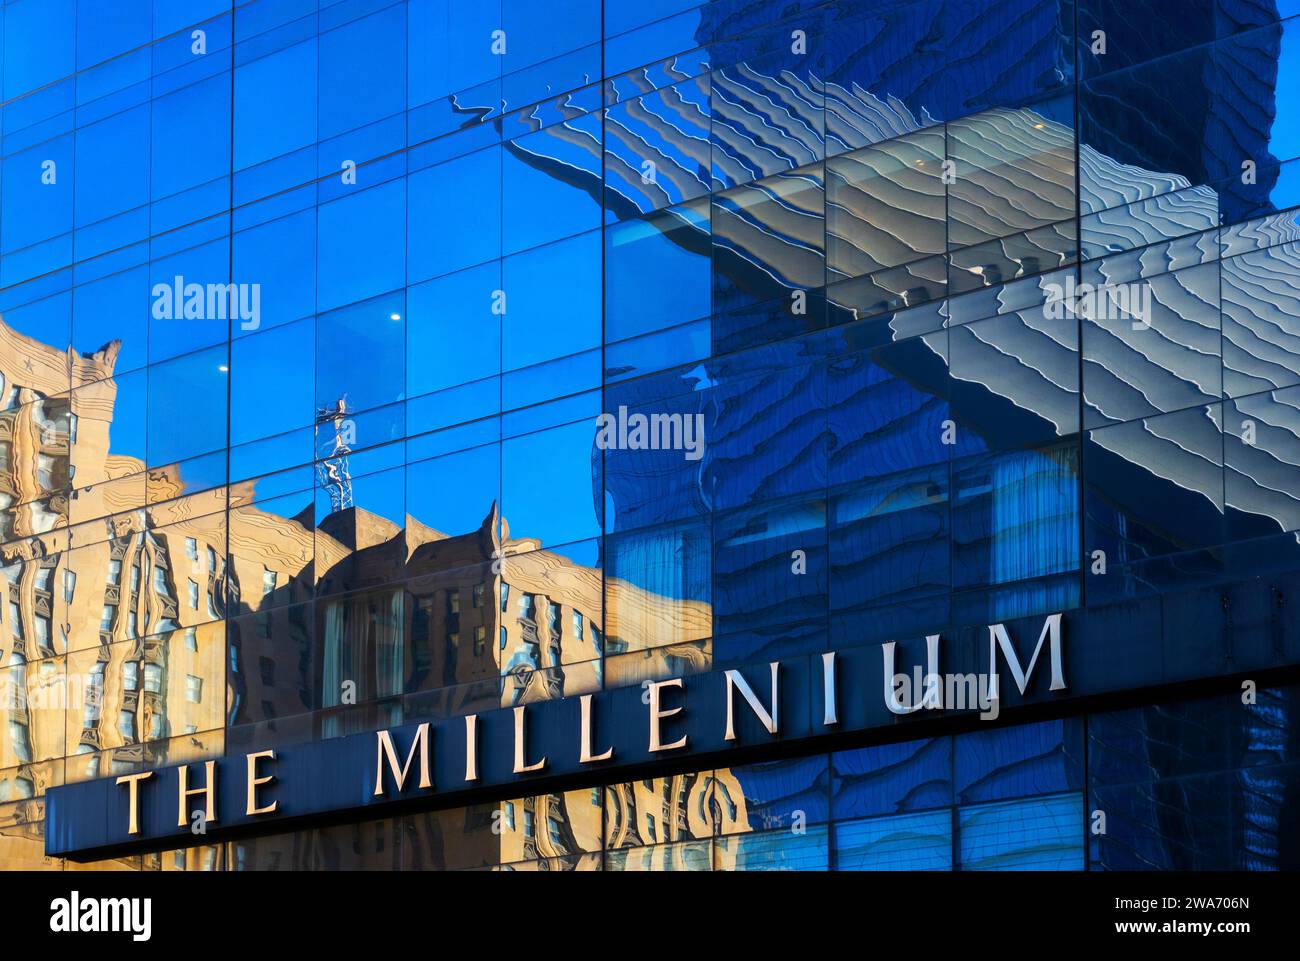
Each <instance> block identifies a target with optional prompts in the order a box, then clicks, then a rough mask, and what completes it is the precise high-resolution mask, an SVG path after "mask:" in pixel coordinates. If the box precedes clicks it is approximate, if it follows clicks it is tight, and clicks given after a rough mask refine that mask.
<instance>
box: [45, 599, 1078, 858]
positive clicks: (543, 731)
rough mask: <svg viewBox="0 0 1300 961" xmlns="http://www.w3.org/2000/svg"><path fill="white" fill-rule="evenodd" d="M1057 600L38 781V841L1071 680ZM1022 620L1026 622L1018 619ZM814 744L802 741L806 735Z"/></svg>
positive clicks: (307, 802) (156, 836)
mask: <svg viewBox="0 0 1300 961" xmlns="http://www.w3.org/2000/svg"><path fill="white" fill-rule="evenodd" d="M1065 634H1066V626H1065V621H1064V617H1063V615H1061V614H1053V615H1051V616H1049V617H1047V618H1045V619H1043V618H1038V619H1034V620H1031V621H1026V622H1012V623H1008V624H994V625H991V626H989V627H987V628H986V629H984V630H983V631H982V632H979V633H978V634H976V633H973V632H971V631H964V632H959V633H958V635H957V636H956V637H953V638H945V637H943V636H941V635H938V634H935V635H931V636H929V637H926V638H918V639H915V640H913V641H910V642H894V641H890V642H888V643H885V644H877V645H872V646H869V647H860V648H853V649H849V650H841V651H834V652H826V653H822V654H815V655H803V656H795V657H790V658H781V659H777V660H772V661H768V662H763V663H760V664H752V665H745V666H741V667H736V668H729V669H719V670H714V671H711V672H707V673H704V674H698V675H693V676H688V677H676V678H667V679H662V680H656V681H647V682H646V683H645V684H644V685H642V686H640V687H637V686H632V687H627V688H619V689H615V690H609V691H601V692H597V693H591V694H582V695H578V696H572V697H567V698H564V699H560V700H553V701H540V702H535V703H531V704H519V705H516V706H513V707H509V708H505V709H502V710H495V711H490V712H482V713H479V714H470V715H468V716H464V717H451V718H442V719H436V720H427V721H423V722H418V723H409V724H405V725H402V726H400V727H394V728H391V729H388V730H381V731H377V732H368V733H365V734H357V735H353V736H349V737H341V738H334V739H328V740H322V741H316V742H311V743H306V744H298V745H293V746H290V747H283V748H271V747H263V748H257V749H253V750H249V751H246V752H242V753H239V754H228V755H227V756H225V757H223V758H217V759H211V760H204V761H196V762H193V763H189V764H182V765H178V766H174V767H168V768H161V769H155V770H139V771H133V772H131V773H125V774H122V775H120V776H117V777H109V778H101V779H98V780H94V781H87V782H82V783H75V784H68V785H65V786H62V787H56V788H52V789H51V790H50V791H49V792H48V793H47V795H46V804H47V809H46V853H47V854H50V855H58V856H64V857H69V858H73V859H80V860H89V859H94V858H101V857H105V856H108V855H111V854H119V853H124V852H127V851H132V850H142V849H158V848H168V847H183V846H188V845H192V844H195V843H212V842H215V841H219V840H221V839H223V838H226V837H231V836H237V835H239V834H248V833H258V832H273V831H284V830H289V829H291V828H292V827H293V826H294V824H295V822H297V823H299V824H300V825H301V824H305V823H307V822H309V821H310V820H312V819H317V820H320V819H323V818H328V817H331V816H333V817H335V818H337V817H339V816H340V815H342V814H343V813H344V812H346V816H347V817H349V818H353V819H363V818H373V817H382V816H385V815H386V814H389V813H395V812H396V811H397V810H399V809H409V808H410V807H412V806H413V805H419V804H422V805H424V806H447V805H452V804H460V803H466V802H467V801H469V800H472V799H475V798H488V797H497V798H501V797H515V796H519V795H524V794H535V793H542V792H546V791H548V790H552V789H554V788H556V787H557V786H559V785H560V784H561V782H563V781H565V779H567V782H568V786H573V781H574V779H575V778H577V777H581V778H585V781H586V782H587V783H590V782H591V781H592V780H596V779H600V780H614V779H618V778H619V777H620V776H621V774H622V773H623V772H627V775H628V777H629V778H630V777H631V776H632V775H633V774H635V775H637V776H641V775H642V774H643V772H644V770H645V769H646V766H647V765H653V764H659V763H662V762H679V761H680V760H681V759H682V758H687V759H688V763H691V762H698V763H699V764H701V765H706V764H708V763H710V762H711V760H716V759H723V758H725V756H726V755H727V754H728V752H732V751H734V749H735V748H737V747H741V746H745V747H751V748H752V747H759V746H762V745H770V744H774V743H777V742H790V741H798V740H802V739H809V738H816V737H818V736H820V735H825V734H831V733H841V732H845V731H853V730H866V729H869V728H873V727H880V726H882V725H888V724H891V723H902V722H905V721H906V720H907V719H908V718H912V717H917V716H926V715H934V714H935V713H944V714H946V713H954V712H966V713H970V712H974V713H978V714H979V715H980V716H983V717H996V716H997V715H998V714H999V713H1000V712H1001V710H1002V707H1003V705H1004V704H1006V705H1014V704H1016V703H1020V702H1024V701H1029V700H1040V699H1043V698H1048V697H1052V696H1057V695H1059V694H1061V693H1063V692H1065V691H1067V672H1066V665H1067V660H1066V646H1065V642H1066V638H1065ZM1031 635H1032V636H1031ZM810 749H811V748H810Z"/></svg>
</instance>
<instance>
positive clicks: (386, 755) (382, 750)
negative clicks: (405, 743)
mask: <svg viewBox="0 0 1300 961" xmlns="http://www.w3.org/2000/svg"><path fill="white" fill-rule="evenodd" d="M376 738H377V741H376V745H375V796H378V795H380V794H383V793H384V762H385V761H387V762H388V770H389V772H390V773H391V774H392V775H393V780H395V781H396V782H397V790H399V791H400V790H402V789H403V788H405V787H406V777H407V775H408V774H409V773H410V771H411V762H412V761H414V760H415V752H416V751H417V750H418V751H419V752H420V787H433V782H432V781H430V780H429V725H428V722H425V723H424V724H421V725H420V726H419V727H418V728H417V729H416V731H415V740H414V741H413V742H412V743H411V750H410V751H408V752H407V754H406V763H405V764H403V765H402V769H401V770H400V771H399V770H398V769H397V751H396V749H395V748H394V747H393V738H392V735H390V734H389V733H388V732H387V731H378V732H377V733H376Z"/></svg>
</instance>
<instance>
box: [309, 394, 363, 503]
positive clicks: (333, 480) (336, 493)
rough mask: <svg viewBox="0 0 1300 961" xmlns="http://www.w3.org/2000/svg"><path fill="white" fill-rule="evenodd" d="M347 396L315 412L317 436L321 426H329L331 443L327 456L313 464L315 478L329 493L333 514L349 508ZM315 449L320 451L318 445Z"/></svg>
mask: <svg viewBox="0 0 1300 961" xmlns="http://www.w3.org/2000/svg"><path fill="white" fill-rule="evenodd" d="M348 413H349V411H348V395H347V394H344V395H343V396H342V397H340V398H339V399H338V400H337V401H336V402H335V403H334V405H333V406H331V407H318V408H317V409H316V435H317V436H318V437H319V436H320V428H321V425H322V424H326V423H331V422H332V423H333V425H334V444H333V447H332V449H331V450H330V452H329V454H328V455H326V456H325V457H323V458H321V459H320V460H319V461H317V462H316V476H317V477H318V478H319V479H320V483H321V486H322V487H324V488H326V489H327V490H328V491H329V492H330V507H331V509H332V510H333V511H334V512H335V513H337V512H338V511H341V510H346V509H347V508H349V507H351V506H352V471H351V469H350V468H349V467H348V455H349V454H351V453H352V447H351V441H352V440H354V439H355V438H354V437H353V426H352V422H351V421H350V420H348ZM317 450H318V451H319V450H320V447H319V445H318V446H317Z"/></svg>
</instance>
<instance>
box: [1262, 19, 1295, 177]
mask: <svg viewBox="0 0 1300 961" xmlns="http://www.w3.org/2000/svg"><path fill="white" fill-rule="evenodd" d="M1275 89H1276V91H1277V116H1276V117H1275V118H1274V120H1273V131H1272V137H1271V138H1270V141H1269V151H1270V152H1271V153H1272V154H1273V156H1274V157H1276V158H1278V159H1279V160H1290V159H1291V158H1293V157H1300V110H1297V109H1296V102H1295V98H1296V97H1298V96H1300V17H1297V18H1295V19H1292V20H1288V21H1287V22H1286V23H1284V24H1282V50H1281V54H1280V55H1279V56H1278V62H1277V86H1276V87H1275Z"/></svg>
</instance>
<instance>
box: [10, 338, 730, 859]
mask: <svg viewBox="0 0 1300 961" xmlns="http://www.w3.org/2000/svg"><path fill="white" fill-rule="evenodd" d="M118 350H119V344H118V343H117V342H113V343H110V344H108V345H106V346H105V347H103V348H102V349H101V350H99V351H96V352H95V353H93V354H85V355H83V354H80V353H78V352H76V351H74V350H72V349H67V350H62V349H58V348H55V347H52V346H50V345H46V344H42V343H40V342H38V341H36V340H34V339H32V338H30V337H27V336H25V335H23V334H20V333H18V332H17V331H15V330H13V329H12V328H10V327H8V326H7V325H5V324H4V322H3V321H2V320H0V539H2V541H3V543H0V573H2V574H3V580H2V581H0V584H3V607H0V714H2V715H3V720H4V722H5V723H3V724H0V868H36V867H44V868H58V867H68V868H74V867H75V868H84V867H89V868H94V867H104V868H127V869H138V868H144V869H159V870H174V869H188V870H208V869H211V870H215V869H225V868H242V867H253V868H258V867H260V868H275V867H299V868H311V867H328V866H331V865H332V866H342V867H366V866H370V867H397V866H404V867H430V868H439V867H447V868H456V867H465V868H470V867H487V866H492V865H496V864H507V863H508V864H515V865H523V864H525V863H529V862H531V863H534V864H536V865H539V866H543V867H549V868H561V867H563V868H581V867H584V866H585V867H592V866H597V867H598V866H599V864H600V859H599V855H600V852H601V850H602V847H629V846H651V845H659V844H663V843H667V842H670V841H673V840H677V839H679V838H698V837H708V836H710V835H711V833H712V832H713V829H714V827H713V820H714V814H713V813H712V811H711V810H710V809H707V808H706V807H701V806H700V803H698V802H699V801H700V800H701V798H703V796H704V794H705V793H708V792H709V791H710V790H711V789H710V787H709V784H710V782H711V779H713V778H714V775H713V774H712V773H709V774H707V775H688V776H684V777H679V778H673V779H669V780H668V781H665V782H663V783H664V784H665V785H669V786H668V787H665V788H664V789H663V790H662V791H661V790H659V789H656V790H654V791H647V790H643V789H641V788H639V787H637V786H626V785H625V786H622V787H620V788H609V789H596V790H589V791H577V792H570V793H567V794H563V795H545V796H539V797H534V798H526V799H520V800H516V801H511V802H506V803H503V804H501V805H497V806H490V807H489V808H487V809H475V808H468V809H455V810H451V811H440V812H431V813H430V814H428V815H418V816H413V817H408V818H403V819H401V821H400V822H393V821H382V822H375V823H374V825H354V826H351V827H348V828H334V829H327V830H324V831H314V832H304V833H299V834H293V835H286V836H283V837H275V838H267V839H260V840H258V841H253V842H241V843H239V844H226V845H201V844H200V845H197V846H195V847H192V848H189V849H187V850H185V851H178V852H162V853H154V854H148V855H144V856H142V857H134V858H125V859H122V860H120V861H114V862H105V863H103V864H99V865H84V866H83V865H74V864H73V863H71V862H68V863H67V864H66V865H65V864H64V863H63V862H61V861H58V860H56V859H47V858H45V857H44V854H43V844H44V841H43V835H42V824H43V819H44V806H43V795H44V793H45V791H46V790H47V789H48V788H49V787H51V786H54V785H58V784H63V783H66V782H71V781H77V780H83V779H89V778H97V777H106V776H110V775H115V774H120V773H125V772H129V771H132V770H137V769H140V768H147V767H157V766H162V765H166V764H174V763H177V762H180V761H184V760H193V759H199V758H203V757H211V756H219V755H221V754H222V753H224V751H225V748H226V742H227V739H228V737H229V736H230V735H231V732H232V731H235V730H238V731H240V732H241V736H242V737H248V738H255V739H257V740H258V742H259V743H275V742H277V741H279V742H283V743H288V742H292V741H295V740H301V739H304V738H319V737H331V736H338V735H343V734H348V733H353V732H355V731H362V730H368V729H371V728H373V727H376V726H379V725H384V724H390V723H395V722H400V721H402V720H403V719H404V718H405V717H408V716H410V717H415V716H427V715H429V714H434V715H452V714H457V713H464V712H468V711H472V710H484V709H490V708H492V707H496V706H509V705H513V704H520V703H527V702H530V701H535V700H539V699H545V698H554V697H561V696H566V695H572V694H576V693H581V692H585V691H591V690H596V689H599V688H600V687H602V686H615V685H623V684H635V683H639V682H640V681H641V680H643V679H646V678H653V677H663V676H671V675H677V674H682V673H689V672H694V671H700V670H705V669H707V668H708V666H709V656H710V654H709V650H710V648H709V637H710V635H711V632H712V618H711V612H710V610H709V607H708V605H707V604H704V603H701V602H696V601H680V600H674V599H672V598H666V597H662V596H658V595H655V594H652V593H649V592H646V591H644V590H642V589H641V588H639V587H638V586H637V585H635V584H633V583H630V582H628V581H625V580H620V579H617V578H613V577H610V578H608V579H604V578H603V577H602V572H601V571H600V570H598V569H594V568H590V567H585V566H582V565H580V564H576V563H574V562H573V561H572V560H570V559H569V558H567V557H565V556H563V555H562V554H560V553H557V552H553V551H551V550H548V549H546V548H545V547H544V546H543V545H542V544H540V543H539V542H537V541H536V540H533V539H529V538H527V537H525V536H515V535H513V534H512V533H511V531H510V528H509V523H508V520H507V519H506V518H504V517H501V516H500V514H499V512H498V510H497V507H496V505H495V504H485V505H484V507H485V515H484V519H483V522H482V524H481V525H480V527H479V528H478V530H476V531H473V532H471V533H467V534H459V535H455V536H448V535H446V534H443V533H441V532H439V531H438V530H437V529H435V528H434V527H431V526H428V525H427V524H425V523H424V522H423V520H422V519H419V518H414V517H411V516H409V515H405V516H403V517H402V518H400V520H401V521H402V524H401V526H399V525H398V524H397V523H394V521H393V520H392V519H390V518H385V517H382V516H379V515H378V514H376V513H373V512H371V511H368V510H366V509H365V508H364V507H362V506H357V505H354V504H351V503H347V502H346V501H343V500H342V499H336V498H335V496H334V495H336V494H337V492H336V491H329V493H330V495H331V509H329V511H328V513H326V514H325V516H323V517H322V519H321V520H320V522H319V523H317V522H316V516H317V512H316V510H315V509H314V507H315V503H314V500H313V494H312V492H311V491H304V492H303V493H302V495H301V496H299V497H298V498H297V499H296V500H295V499H294V498H293V497H287V498H285V497H281V498H277V499H270V498H269V497H267V496H260V493H259V486H260V485H259V484H258V482H256V481H249V482H243V483H240V484H235V485H231V486H229V487H218V488H215V489H210V490H201V491H192V490H191V489H190V487H188V486H187V484H186V481H185V479H184V478H185V476H186V470H185V468H183V467H181V466H178V465H170V466H165V467H154V468H149V469H148V470H146V469H145V468H146V465H145V464H144V463H143V462H142V461H141V460H140V459H139V458H137V457H131V456H125V455H123V454H120V453H113V452H112V451H111V449H110V447H111V433H112V426H113V416H114V409H115V403H116V401H117V396H118V388H119V385H118V379H117V378H116V377H115V375H114V364H115V361H116V358H117V354H118ZM154 403H155V404H156V403H157V400H156V399H155V400H154ZM181 406H183V405H182V404H181V403H180V401H178V409H180V407H181ZM344 467H345V468H346V465H344ZM338 477H339V472H338V471H337V470H331V471H329V472H327V473H326V474H325V475H323V477H322V480H323V482H324V484H325V485H326V486H328V485H329V484H332V483H337V482H338V481H337V478H338ZM348 480H349V482H350V479H348ZM349 493H350V492H349ZM227 500H228V506H229V510H228V511H227ZM285 502H292V504H293V509H292V510H285V509H284V504H285ZM321 595H325V596H324V597H321V599H319V600H317V601H316V602H315V603H314V604H313V603H311V602H312V599H313V597H320V596H321ZM227 619H228V620H227ZM607 627H608V632H606V628H607ZM227 630H228V631H229V634H228V636H229V642H227ZM655 783H656V784H657V783H659V782H655ZM733 793H735V794H737V795H738V793H739V792H738V791H737V792H733ZM607 812H608V813H607ZM692 812H694V813H692ZM651 824H653V825H655V826H654V827H653V828H651V827H650V825H651ZM383 825H388V826H389V827H390V828H391V830H392V832H394V836H393V837H392V839H391V840H388V841H385V835H384V831H383ZM349 831H352V832H353V833H354V834H355V835H356V837H355V838H351V839H346V838H345V836H347V835H348V832H349ZM341 838H343V839H344V840H340V839H341ZM196 840H201V839H196ZM399 848H400V849H401V850H402V851H403V852H404V854H403V856H402V857H401V858H400V859H399V856H398V854H397V853H396V851H397V850H398V849H399ZM593 856H595V861H594V862H593V861H592V857H593ZM394 859H398V861H395V860H394Z"/></svg>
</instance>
